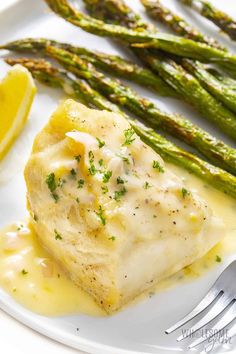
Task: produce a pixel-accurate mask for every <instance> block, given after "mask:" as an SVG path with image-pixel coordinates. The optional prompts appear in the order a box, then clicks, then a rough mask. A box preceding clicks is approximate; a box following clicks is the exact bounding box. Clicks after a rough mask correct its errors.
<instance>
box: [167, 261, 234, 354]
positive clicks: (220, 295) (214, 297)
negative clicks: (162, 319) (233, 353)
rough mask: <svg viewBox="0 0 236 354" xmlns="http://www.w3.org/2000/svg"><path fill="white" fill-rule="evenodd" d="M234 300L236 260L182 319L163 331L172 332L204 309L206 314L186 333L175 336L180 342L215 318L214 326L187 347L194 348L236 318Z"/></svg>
mask: <svg viewBox="0 0 236 354" xmlns="http://www.w3.org/2000/svg"><path fill="white" fill-rule="evenodd" d="M235 302H236V261H233V262H232V263H231V264H230V265H229V266H228V267H227V268H226V269H225V270H224V271H223V273H222V274H221V275H220V276H219V278H218V279H217V280H216V282H215V283H214V285H213V286H212V288H211V289H210V290H209V292H208V293H207V294H206V296H205V297H204V298H203V299H202V301H201V302H200V303H199V304H198V305H197V306H196V307H195V308H194V309H193V310H192V311H191V312H190V313H189V314H187V315H186V316H185V317H184V318H182V320H180V321H178V322H177V323H176V324H174V325H173V326H171V327H170V328H168V329H167V330H166V331H165V333H166V334H170V333H172V332H174V331H175V330H177V329H178V328H180V327H182V326H183V325H185V324H186V323H188V322H189V321H191V320H193V319H194V318H195V317H197V316H198V315H200V314H201V313H203V311H205V310H206V311H207V312H206V314H205V315H204V316H203V317H202V318H201V319H200V320H199V321H197V323H196V324H195V325H193V326H192V327H191V328H190V329H188V331H187V333H186V335H185V334H182V335H181V336H179V337H178V338H177V341H178V342H180V341H182V340H183V339H185V338H188V337H189V336H191V337H192V335H193V334H194V333H195V332H197V331H198V330H200V329H202V328H203V327H205V326H206V325H209V323H210V322H211V321H213V320H217V322H216V323H215V324H214V326H213V327H211V330H210V331H207V332H206V333H204V337H202V338H198V339H196V340H195V341H193V342H192V343H191V344H190V345H189V346H188V349H192V348H195V347H196V346H198V345H200V344H203V343H204V342H205V341H206V340H209V339H211V338H212V339H213V337H215V336H217V335H218V336H219V334H220V333H222V331H224V330H226V328H227V326H228V325H230V324H231V322H233V320H235V319H236V303H235ZM209 307H210V309H209ZM220 315H222V316H220ZM219 317H220V318H219ZM229 333H230V332H229ZM228 335H229V334H228ZM233 335H235V332H233V331H231V337H232V336H233ZM227 340H230V337H227Z"/></svg>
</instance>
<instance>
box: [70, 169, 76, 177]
mask: <svg viewBox="0 0 236 354" xmlns="http://www.w3.org/2000/svg"><path fill="white" fill-rule="evenodd" d="M70 174H71V177H72V178H74V179H75V178H76V170H75V169H74V168H72V170H71V171H70Z"/></svg>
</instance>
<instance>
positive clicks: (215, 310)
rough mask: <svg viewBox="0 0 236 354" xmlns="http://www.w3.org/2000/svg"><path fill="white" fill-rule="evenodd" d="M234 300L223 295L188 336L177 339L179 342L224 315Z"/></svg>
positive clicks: (189, 331)
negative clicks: (223, 312)
mask: <svg viewBox="0 0 236 354" xmlns="http://www.w3.org/2000/svg"><path fill="white" fill-rule="evenodd" d="M232 300H233V298H232V297H227V296H225V294H223V295H222V296H221V297H220V298H219V299H218V300H217V302H216V303H215V304H214V306H213V307H212V308H211V309H210V310H209V311H208V312H207V314H206V315H205V316H204V317H203V318H202V319H201V320H200V321H198V322H197V323H196V324H195V325H194V326H193V327H191V328H190V329H189V330H188V333H187V335H181V336H180V337H178V338H177V342H180V341H181V340H183V339H185V338H187V337H189V336H191V335H192V334H193V333H195V332H197V331H198V330H199V329H201V328H202V327H204V326H206V325H207V324H208V323H209V322H211V321H212V320H214V319H215V318H216V317H217V316H218V315H220V314H221V313H222V311H224V310H225V309H226V308H227V306H229V304H230V303H231V302H232Z"/></svg>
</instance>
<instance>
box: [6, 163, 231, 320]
mask: <svg viewBox="0 0 236 354" xmlns="http://www.w3.org/2000/svg"><path fill="white" fill-rule="evenodd" d="M168 167H169V168H170V169H171V170H172V171H173V172H174V173H176V174H177V175H178V176H181V177H182V178H184V180H185V183H186V186H187V187H188V188H189V189H191V190H193V189H195V190H196V191H197V192H198V193H199V195H200V196H201V197H203V198H205V200H207V202H208V203H209V205H210V207H211V208H212V209H213V210H214V213H215V215H216V216H219V217H221V218H222V219H223V221H224V222H225V224H226V226H227V231H226V237H225V238H224V240H223V241H222V242H221V243H219V244H218V245H217V246H215V247H214V248H213V249H212V250H211V251H210V252H208V253H207V254H206V255H205V256H204V257H203V258H201V259H200V260H198V261H196V262H195V263H194V264H192V265H190V266H188V267H186V268H184V269H183V270H181V271H180V272H178V273H176V274H174V275H173V276H171V277H169V278H167V279H165V280H163V281H162V282H160V283H159V285H158V286H156V287H155V288H154V289H152V290H153V292H154V291H160V290H162V289H167V288H170V287H172V286H176V284H179V283H181V282H186V281H189V280H192V279H194V278H196V277H199V276H200V275H202V274H203V273H204V272H206V271H207V270H208V269H210V268H212V267H213V266H215V265H217V264H218V263H217V262H219V261H221V260H222V261H224V260H225V258H227V257H228V256H229V255H230V254H232V253H236V218H235V215H236V201H235V200H233V199H232V198H230V197H228V196H226V195H224V194H223V193H221V192H218V191H217V190H215V189H214V188H212V187H211V186H209V185H207V184H204V183H203V182H202V181H201V180H199V179H198V178H196V177H194V176H193V175H191V174H189V173H188V172H186V171H184V170H182V169H180V168H177V167H174V166H171V165H169V166H168ZM0 286H1V287H2V288H4V289H5V290H6V291H7V292H8V293H9V294H11V295H12V296H13V297H14V298H15V299H16V301H17V302H19V303H20V304H22V305H23V306H25V307H27V308H28V309H30V310H32V311H34V312H36V313H39V314H42V315H48V316H59V315H65V314H75V313H84V314H87V315H92V316H104V315H105V313H104V312H103V311H102V310H101V309H100V308H99V306H98V305H97V304H96V303H95V302H94V301H93V299H92V298H91V296H89V295H88V294H86V293H85V292H84V291H82V290H81V289H79V288H78V287H77V286H75V285H74V284H73V282H72V281H71V280H69V279H68V277H67V276H66V274H65V273H64V272H63V270H62V269H61V268H60V267H59V266H58V265H57V263H56V262H55V261H54V260H53V259H52V257H51V256H50V255H49V254H48V253H47V252H46V251H45V250H44V249H43V247H42V246H41V245H40V244H39V242H38V240H37V237H36V235H35V234H34V232H33V230H32V228H31V227H30V225H28V224H27V223H25V222H20V223H16V224H13V225H10V226H8V227H6V228H4V229H3V230H2V231H0ZM148 292H149V293H150V289H149V291H148ZM141 298H143V296H141ZM137 300H140V297H138V299H137ZM137 300H136V301H134V303H137Z"/></svg>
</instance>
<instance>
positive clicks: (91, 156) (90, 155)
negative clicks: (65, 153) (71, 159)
mask: <svg viewBox="0 0 236 354" xmlns="http://www.w3.org/2000/svg"><path fill="white" fill-rule="evenodd" d="M88 155H89V160H92V161H93V160H94V154H93V152H92V151H91V150H90V151H89V154H88Z"/></svg>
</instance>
